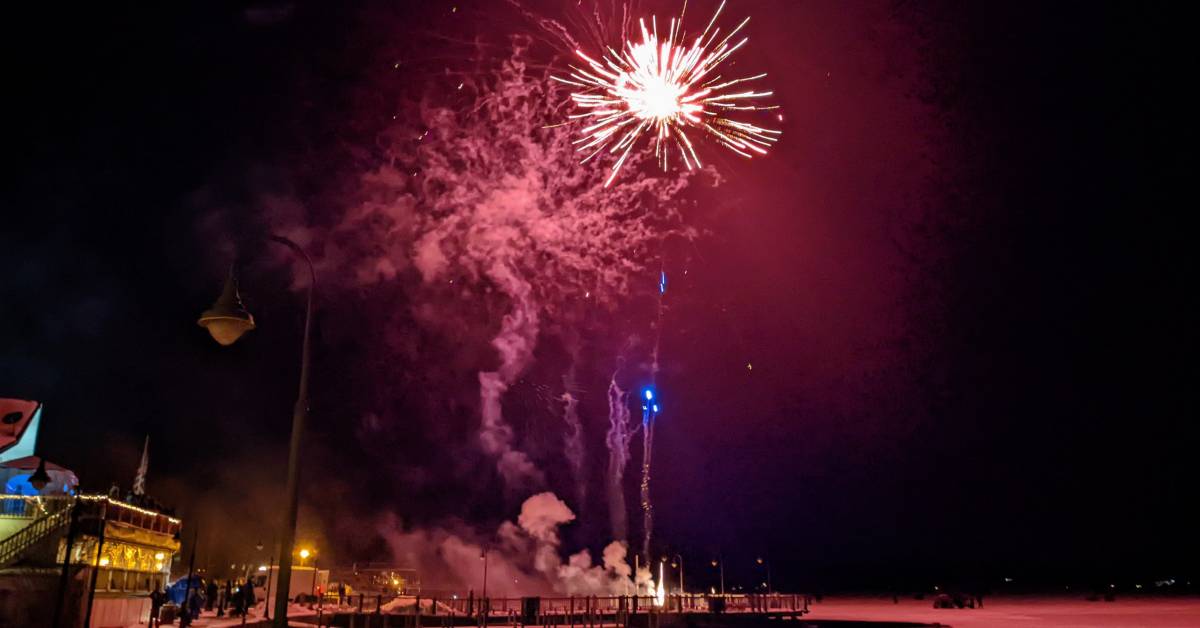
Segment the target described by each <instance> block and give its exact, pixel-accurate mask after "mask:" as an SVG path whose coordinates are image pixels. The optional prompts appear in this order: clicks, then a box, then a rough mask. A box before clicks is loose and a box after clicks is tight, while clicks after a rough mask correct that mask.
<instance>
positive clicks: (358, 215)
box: [275, 38, 708, 536]
mask: <svg viewBox="0 0 1200 628" xmlns="http://www.w3.org/2000/svg"><path fill="white" fill-rule="evenodd" d="M528 44H529V42H528V40H527V39H521V38H516V39H514V42H513V54H512V56H511V57H510V58H508V59H507V60H504V61H503V62H500V63H497V62H495V61H492V60H487V61H482V62H481V63H487V64H492V65H493V66H495V68H496V69H495V70H494V71H491V72H487V71H483V72H475V73H472V74H470V75H467V76H465V77H464V78H465V79H466V80H465V81H464V88H463V89H462V90H461V91H458V92H457V94H456V98H457V97H466V98H470V97H471V95H474V102H473V103H467V104H465V105H464V104H463V103H461V102H460V103H457V104H455V105H453V106H451V105H430V104H428V103H424V104H422V105H420V106H416V105H414V106H412V107H411V109H410V110H408V111H404V112H402V113H403V114H404V115H399V116H397V117H396V118H397V119H396V122H395V123H394V124H393V125H391V126H390V127H388V128H386V129H385V130H384V131H382V132H381V133H380V134H379V135H378V137H377V138H375V141H374V142H373V143H372V144H370V145H368V146H362V147H360V148H361V150H362V154H363V160H364V162H365V163H366V164H367V166H366V167H365V168H364V172H363V174H362V175H361V176H360V177H359V179H358V181H357V189H356V190H355V193H354V194H353V195H350V196H348V198H351V199H353V200H352V201H351V202H350V203H347V206H345V207H338V206H337V205H336V204H334V210H333V211H335V212H340V213H335V214H334V215H331V216H323V217H322V218H323V219H322V221H321V223H320V224H321V225H322V226H320V227H309V226H307V225H305V224H304V221H305V215H304V212H302V211H299V210H296V209H288V210H281V211H280V212H275V213H276V214H277V215H276V217H277V218H279V219H280V220H281V221H282V222H284V223H285V224H282V225H277V227H278V228H279V229H280V230H281V231H283V232H285V233H289V234H292V235H295V236H297V237H298V238H300V240H301V241H305V242H314V243H317V242H319V243H320V246H319V247H314V248H317V249H318V252H317V253H318V254H317V257H318V259H317V260H316V261H317V264H318V266H319V267H320V271H321V274H322V275H323V276H327V277H334V278H335V279H334V280H333V281H329V282H328V284H327V285H337V286H340V287H342V288H343V289H347V290H357V289H362V288H364V287H369V286H372V285H375V284H380V283H391V282H401V281H412V280H413V279H416V278H419V282H420V285H419V286H415V287H411V286H410V287H408V288H409V289H408V292H409V294H410V295H411V297H412V302H413V305H412V308H413V313H414V314H415V318H416V320H418V321H419V322H421V323H422V324H428V325H429V326H431V327H432V328H434V329H435V330H437V331H439V332H443V333H446V332H451V331H452V330H457V329H461V327H462V326H465V325H478V324H479V320H480V317H478V315H477V313H478V312H480V311H484V312H487V311H489V309H490V308H492V307H495V306H496V305H497V304H498V302H499V301H503V304H502V305H501V306H502V307H504V308H505V313H504V315H503V316H502V317H499V318H500V320H496V317H493V318H491V320H490V324H491V325H493V327H492V328H491V329H489V330H487V333H488V335H489V336H490V337H491V338H492V340H491V344H492V347H493V348H494V349H495V352H496V357H497V358H498V364H497V365H495V366H489V367H485V368H482V369H481V370H480V371H479V373H478V381H479V400H480V424H479V432H478V434H477V442H478V443H479V447H480V449H481V450H482V451H483V452H484V453H486V454H487V455H488V456H490V457H491V458H492V459H493V460H494V461H495V465H496V469H497V471H498V473H499V475H500V477H501V478H502V479H503V481H504V483H505V486H506V488H508V489H509V491H510V492H513V493H516V492H526V491H529V490H536V489H539V488H541V487H544V485H545V476H544V473H543V472H542V471H541V470H540V469H539V468H538V465H537V463H536V462H535V461H534V460H533V459H532V458H531V457H530V456H529V455H528V454H527V453H526V450H525V449H524V447H523V446H522V435H521V434H519V433H517V432H516V431H515V430H514V428H513V426H512V424H511V422H510V421H508V420H507V419H506V418H505V416H504V409H503V400H504V397H505V394H506V392H507V391H508V390H509V389H510V388H511V386H512V385H513V384H514V383H516V382H517V381H518V380H519V379H520V377H521V376H522V375H523V374H524V373H525V372H526V371H527V370H528V368H529V366H530V364H531V362H532V360H533V355H534V350H535V348H536V347H537V343H538V340H539V335H540V334H541V333H543V325H544V322H545V321H549V320H554V321H555V322H556V323H557V324H559V325H560V327H562V328H569V327H571V326H572V324H573V323H574V321H573V320H571V319H572V316H573V312H577V311H578V308H576V307H574V305H575V304H578V303H579V302H580V301H581V300H582V299H585V298H586V299H587V303H588V304H589V307H596V306H600V307H605V308H608V307H612V306H613V305H615V304H616V303H618V302H620V301H621V300H623V298H624V297H625V296H627V295H628V293H629V292H630V289H629V285H630V278H631V277H632V276H634V275H636V274H639V273H642V272H643V271H644V270H645V267H646V263H645V261H646V260H649V259H653V257H654V256H653V254H652V252H653V251H655V250H657V249H658V248H659V246H660V244H661V243H662V242H663V241H664V240H665V239H667V238H671V237H681V238H683V239H691V238H694V237H695V236H696V231H695V230H694V229H692V228H689V227H687V226H686V225H685V224H684V221H683V217H682V215H681V212H680V206H681V204H682V203H681V195H682V194H683V192H684V190H685V189H686V188H687V187H688V186H689V185H690V182H691V181H692V177H693V176H695V175H696V174H697V173H699V172H700V171H697V172H687V171H675V172H666V173H664V172H661V171H659V170H657V169H655V168H654V167H653V166H650V162H652V161H653V155H647V154H645V153H644V152H637V153H635V154H633V155H632V156H631V157H630V160H629V161H628V162H626V164H625V165H624V167H623V176H622V177H621V178H620V179H619V180H618V181H617V182H616V183H614V184H613V185H612V186H611V187H608V188H605V187H604V181H605V178H606V173H607V169H606V168H605V167H604V165H603V164H602V163H597V161H602V160H594V161H593V162H590V163H587V164H581V163H579V162H580V156H579V154H578V153H577V151H576V146H575V145H574V144H573V143H572V140H573V136H572V133H571V129H569V128H566V127H561V126H559V125H558V124H557V123H559V122H561V121H562V120H561V117H562V107H563V105H564V104H565V103H566V101H567V94H566V93H565V90H564V88H563V87H562V86H561V85H560V84H558V83H556V82H555V81H551V80H549V76H550V73H551V70H550V69H548V68H547V69H544V70H537V71H533V70H531V69H530V67H531V66H530V65H528V64H527V62H526V59H525V56H526V48H527V47H528ZM647 166H649V167H647ZM705 172H706V173H707V172H708V171H705ZM568 304H571V306H572V307H568ZM447 319H461V325H460V326H459V327H457V328H456V327H455V325H453V324H449V323H447V322H446V320H447ZM431 359H436V358H435V357H434V356H431ZM573 411H574V410H573V407H572V409H571V410H570V412H573ZM573 416H577V415H573ZM571 421H572V417H571V416H568V417H567V422H568V429H572V430H573V429H574V426H573V424H572V423H571ZM574 442H575V441H565V444H566V446H567V447H568V449H569V451H568V452H567V455H568V456H570V457H573V456H574V454H575V453H576V452H575V451H574V450H573V449H572V447H573V445H572V443H574ZM572 459H573V458H572ZM581 464H582V463H581ZM622 536H623V535H622Z"/></svg>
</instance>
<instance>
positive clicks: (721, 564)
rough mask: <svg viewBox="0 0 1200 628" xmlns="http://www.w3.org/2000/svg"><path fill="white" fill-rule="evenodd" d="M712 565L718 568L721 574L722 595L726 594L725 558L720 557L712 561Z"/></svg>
mask: <svg viewBox="0 0 1200 628" xmlns="http://www.w3.org/2000/svg"><path fill="white" fill-rule="evenodd" d="M712 566H713V567H716V568H718V570H719V571H720V574H721V595H722V596H724V595H725V560H724V559H722V558H718V559H717V560H714V561H712Z"/></svg>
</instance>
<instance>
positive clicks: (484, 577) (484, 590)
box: [479, 547, 488, 600]
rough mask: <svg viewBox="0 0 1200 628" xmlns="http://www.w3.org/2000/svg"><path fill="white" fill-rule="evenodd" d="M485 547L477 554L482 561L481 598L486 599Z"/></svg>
mask: <svg viewBox="0 0 1200 628" xmlns="http://www.w3.org/2000/svg"><path fill="white" fill-rule="evenodd" d="M487 554H488V551H487V548H486V547H485V548H483V552H481V553H480V554H479V559H480V560H482V561H483V599H484V600H486V599H487Z"/></svg>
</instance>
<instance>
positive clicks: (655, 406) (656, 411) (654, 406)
mask: <svg viewBox="0 0 1200 628" xmlns="http://www.w3.org/2000/svg"><path fill="white" fill-rule="evenodd" d="M651 409H652V410H654V413H655V414H658V404H657V403H656V404H654V405H653V406H651Z"/></svg>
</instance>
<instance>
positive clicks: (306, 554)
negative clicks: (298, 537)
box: [300, 548, 312, 567]
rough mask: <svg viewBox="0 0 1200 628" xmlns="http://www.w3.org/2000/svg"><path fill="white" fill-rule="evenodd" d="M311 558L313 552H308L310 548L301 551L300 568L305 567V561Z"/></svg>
mask: <svg viewBox="0 0 1200 628" xmlns="http://www.w3.org/2000/svg"><path fill="white" fill-rule="evenodd" d="M309 556H312V552H310V551H308V548H304V549H302V550H300V566H301V567H303V566H304V561H306V560H308V557H309Z"/></svg>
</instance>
